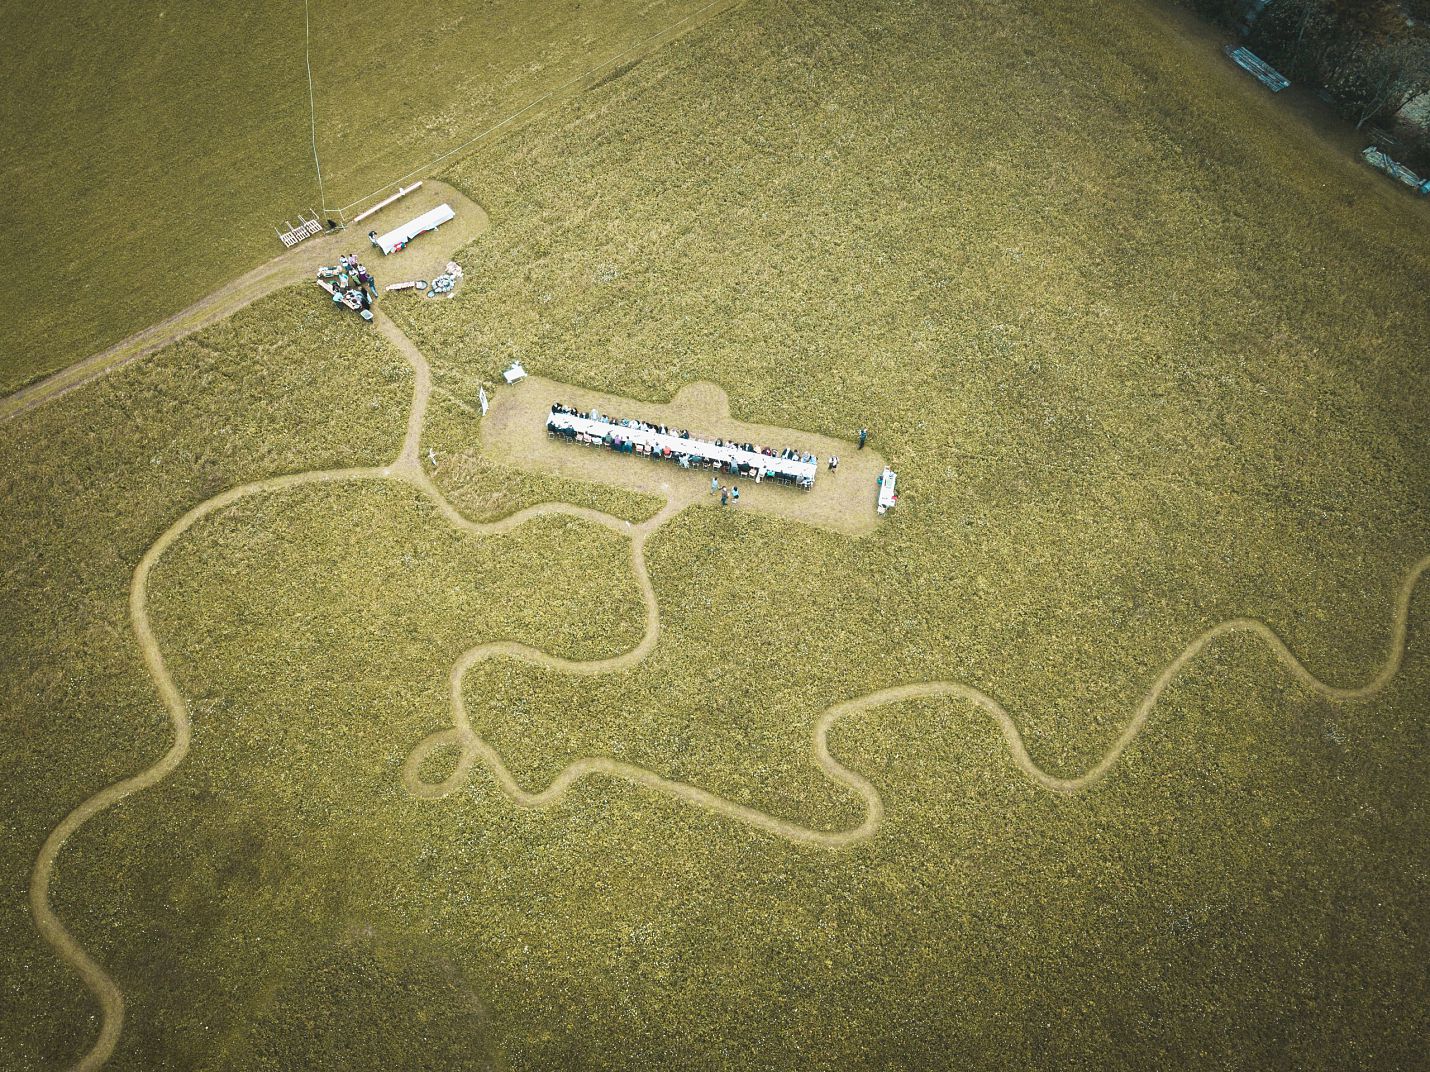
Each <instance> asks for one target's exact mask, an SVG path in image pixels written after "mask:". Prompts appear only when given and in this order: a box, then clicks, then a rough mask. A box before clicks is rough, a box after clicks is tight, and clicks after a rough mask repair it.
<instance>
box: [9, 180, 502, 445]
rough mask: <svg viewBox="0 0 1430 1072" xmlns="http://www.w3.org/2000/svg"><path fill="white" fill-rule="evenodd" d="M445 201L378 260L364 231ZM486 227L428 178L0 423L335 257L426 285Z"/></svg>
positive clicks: (114, 351)
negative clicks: (447, 213)
mask: <svg viewBox="0 0 1430 1072" xmlns="http://www.w3.org/2000/svg"><path fill="white" fill-rule="evenodd" d="M444 201H445V202H447V203H448V204H450V205H451V206H452V208H453V210H455V212H456V213H457V217H456V219H454V220H452V221H451V222H450V223H447V224H443V225H442V226H441V227H439V228H438V229H437V230H436V231H434V232H433V233H431V234H427V235H423V236H422V237H421V238H420V239H418V240H417V241H415V242H414V243H413V244H412V245H411V246H409V247H408V248H407V249H404V250H402V251H401V252H400V253H395V254H393V255H392V256H390V257H383V256H382V254H381V253H380V252H378V251H377V250H376V249H374V248H373V247H372V246H371V245H370V244H369V242H368V239H367V232H368V231H369V230H376V231H378V233H382V232H383V231H386V230H391V229H392V228H393V227H396V226H399V225H401V224H402V223H404V222H406V221H407V220H410V219H412V218H414V217H415V216H418V215H420V214H421V213H423V212H425V211H427V209H429V208H435V207H436V206H437V205H440V204H441V203H442V202H444ZM489 226H491V222H490V220H488V218H487V214H486V212H485V211H484V210H483V209H482V207H481V206H480V205H478V204H477V203H476V202H475V201H472V200H471V199H470V198H468V197H467V196H466V195H464V194H461V193H458V192H457V191H456V190H454V189H453V188H452V187H450V186H448V185H447V184H446V183H444V182H438V181H437V180H435V179H428V180H426V181H425V182H423V184H422V188H421V189H420V190H417V191H416V192H414V193H412V194H410V195H409V196H407V197H404V198H403V199H402V200H401V201H398V202H397V203H396V204H393V205H389V206H388V207H387V208H385V209H383V210H382V211H381V212H379V213H376V214H375V215H373V216H370V217H368V218H367V219H366V220H364V221H363V222H362V223H361V224H358V225H357V226H355V227H352V228H349V229H348V230H346V231H335V232H331V233H326V234H320V235H315V236H314V237H313V238H310V239H308V240H307V241H306V242H304V243H302V244H301V245H299V246H296V247H295V248H293V249H290V250H285V251H284V252H283V253H280V254H279V255H278V256H276V257H274V258H273V259H272V260H271V261H269V262H268V263H267V264H263V265H260V266H259V267H257V268H255V269H253V271H251V272H247V273H245V274H244V275H241V276H239V277H238V278H237V279H235V280H234V281H233V282H231V283H228V284H226V285H225V286H222V287H220V288H219V289H218V290H216V291H214V292H213V293H212V294H209V295H208V296H207V297H204V298H201V299H200V300H199V301H197V302H195V303H194V304H193V305H191V306H189V307H188V308H187V309H184V310H181V311H180V312H177V313H175V314H174V315H173V316H171V317H169V318H168V319H167V320H161V321H159V323H157V324H154V325H152V326H150V327H147V328H145V329H144V330H143V331H140V332H136V333H135V334H133V335H131V336H129V338H127V339H124V340H122V341H121V342H117V343H115V344H114V345H113V346H111V347H110V348H109V349H107V350H102V351H100V352H99V353H97V354H95V355H94V356H92V357H87V358H85V359H84V360H83V361H79V362H77V363H75V364H73V365H71V366H69V367H68V368H65V369H61V370H60V371H59V372H56V373H54V374H53V375H51V376H47V377H45V378H44V379H43V380H40V381H39V382H38V383H33V384H31V385H30V386H29V387H23V388H21V389H20V390H18V391H16V392H15V393H14V394H11V395H7V396H6V397H5V398H3V399H0V421H7V420H10V419H11V418H12V417H16V416H18V415H20V414H21V413H24V412H26V411H27V410H31V409H34V408H35V407H36V406H39V405H43V404H44V403H46V402H48V401H50V400H51V399H55V398H58V397H60V396H61V395H63V394H67V393H68V392H70V391H73V390H74V389H75V388H76V387H82V386H83V385H84V384H86V383H89V382H90V381H91V380H94V379H97V378H98V377H100V376H103V375H104V374H105V373H107V372H113V371H114V370H115V369H117V368H123V367H124V366H125V365H127V364H129V363H130V362H132V361H137V360H139V359H140V358H142V357H147V356H148V355H149V354H152V353H154V352H155V351H157V350H162V349H163V348H164V347H166V346H168V345H169V344H170V343H172V342H177V341H178V340H179V339H182V338H184V337H185V336H186V335H192V334H193V333H194V332H196V331H199V330H201V329H203V328H206V327H208V326H209V325H210V324H216V323H218V322H219V321H220V320H222V319H224V317H227V316H231V315H232V314H233V313H236V312H237V311H238V310H240V309H242V308H243V307H244V306H247V305H251V304H253V303H254V302H256V301H258V300H259V299H260V298H263V297H266V296H267V295H269V294H272V293H273V292H274V291H275V290H278V289H279V288H280V287H286V286H289V285H291V284H294V283H301V282H304V281H307V280H311V279H312V278H313V274H314V272H315V271H316V270H317V268H318V267H319V266H320V265H324V264H335V263H337V259H338V256H339V254H342V253H356V254H357V255H358V256H359V257H361V258H364V259H365V260H366V261H367V262H368V263H369V264H371V266H372V268H373V272H374V274H375V275H377V276H378V277H379V279H380V281H381V283H382V284H383V285H386V284H387V283H396V282H401V281H402V280H404V279H414V278H427V279H431V278H432V276H433V275H434V274H436V272H437V271H440V269H441V268H442V266H443V265H445V264H446V263H447V261H449V260H450V259H451V258H452V255H453V254H454V253H456V251H457V250H459V249H461V248H462V247H463V246H465V245H466V244H467V243H468V242H470V241H471V240H472V239H474V238H476V237H477V236H478V235H480V234H481V233H482V232H483V231H485V230H486V229H487V228H488V227H489ZM275 241H276V239H275Z"/></svg>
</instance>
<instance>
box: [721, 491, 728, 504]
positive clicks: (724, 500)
mask: <svg viewBox="0 0 1430 1072" xmlns="http://www.w3.org/2000/svg"><path fill="white" fill-rule="evenodd" d="M720 505H721V506H729V505H730V490H729V489H728V488H721V489H720Z"/></svg>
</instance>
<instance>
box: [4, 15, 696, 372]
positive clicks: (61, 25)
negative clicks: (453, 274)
mask: <svg viewBox="0 0 1430 1072" xmlns="http://www.w3.org/2000/svg"><path fill="white" fill-rule="evenodd" d="M707 2H708V0H700V2H695V0H598V2H596V3H590V2H586V3H580V2H576V0H527V2H525V3H523V4H522V5H520V9H519V13H518V12H516V11H514V10H513V9H512V8H510V7H509V6H507V7H503V8H502V9H500V10H497V9H495V8H490V7H488V8H481V7H478V8H476V9H473V8H471V7H470V6H466V7H463V8H460V9H457V10H453V11H435V10H429V9H424V10H423V11H422V12H421V14H420V15H415V14H414V13H413V11H412V9H410V8H404V7H400V6H396V5H369V6H367V7H365V8H362V9H361V10H359V9H355V8H353V7H351V6H344V5H335V4H313V5H311V12H310V14H311V31H312V37H311V46H312V47H311V61H312V70H313V119H314V123H313V128H314V129H313V130H310V115H309V98H308V79H307V71H306V68H305V66H304V40H305V38H304V4H303V3H301V2H298V0H264V2H262V3H258V4H250V5H246V6H245V7H244V9H243V10H242V11H240V12H225V13H224V14H223V17H222V18H219V17H216V15H215V13H214V12H213V11H212V10H210V9H207V8H199V7H192V6H186V5H174V4H166V3H155V2H145V3H139V4H124V5H114V4H101V3H95V2H92V0H86V2H82V3H77V4H69V5H66V6H65V7H64V8H63V9H53V8H49V7H42V6H34V5H29V6H23V5H22V6H14V5H12V7H13V10H9V11H7V12H6V19H5V29H6V32H5V34H3V35H0V65H3V67H4V70H5V72H6V78H5V81H4V84H3V85H0V145H3V146H4V147H5V150H6V151H5V153H4V154H3V158H0V188H3V189H4V191H5V193H6V198H7V202H8V208H7V220H8V221H9V222H8V223H7V225H6V232H7V235H6V237H7V241H6V242H5V243H4V245H3V247H0V273H3V274H4V276H5V277H6V278H8V279H12V280H14V281H15V286H14V287H13V288H12V293H11V304H10V309H9V315H8V317H7V320H8V328H7V331H6V332H5V338H4V340H3V341H0V391H7V392H8V391H11V390H14V389H15V388H16V387H19V386H21V385H22V384H24V383H26V382H28V381H30V380H33V379H36V378H38V377H40V376H43V375H44V374H46V373H48V372H52V371H54V370H55V369H58V368H61V367H63V366H65V365H68V364H70V363H72V362H74V361H76V360H79V359H80V358H83V357H87V356H89V355H90V354H92V353H95V352H97V351H99V350H102V349H104V348H105V347H107V346H109V345H110V344H112V343H114V342H117V341H118V340H119V339H121V338H123V337H125V336H126V335H128V334H129V333H131V332H133V331H136V330H138V329H140V328H143V327H146V326H148V325H149V324H150V323H152V322H153V321H155V320H158V319H161V318H163V317H165V316H168V315H170V314H172V313H174V312H177V311H178V310H179V309H181V308H183V307H184V306H186V305H188V304H189V303H190V302H192V301H194V300H196V299H198V298H200V297H202V296H203V295H204V294H206V293H208V292H209V291H211V290H213V289H214V288H215V287H217V286H219V285H220V284H222V283H225V282H227V281H228V280H230V279H233V278H234V277H236V276H238V275H240V274H241V273H242V272H243V271H244V270H246V269H248V268H251V267H253V266H255V265H257V264H259V263H261V262H263V261H264V260H267V259H268V258H270V257H273V256H276V255H277V254H278V253H280V252H282V248H283V247H282V245H281V244H280V243H279V241H278V239H277V236H276V235H275V233H274V230H273V228H274V227H275V226H278V225H281V224H282V223H283V221H284V220H289V221H294V222H296V220H297V214H298V213H299V212H304V213H306V212H308V211H309V210H317V209H320V208H322V207H323V206H322V202H321V199H320V196H319V190H318V183H317V176H316V172H315V170H314V166H313V147H312V143H311V141H310V138H311V136H312V134H313V133H314V132H316V142H317V150H318V154H319V158H320V160H321V161H322V164H323V177H324V179H325V186H326V191H325V192H326V196H327V204H328V206H330V207H332V208H333V209H335V210H336V208H337V207H339V206H344V205H347V204H349V203H350V202H352V201H355V200H357V199H359V198H362V197H365V196H366V195H368V194H369V193H370V192H372V191H374V190H375V189H377V188H379V187H381V186H382V185H383V184H385V183H389V182H392V181H394V180H396V179H398V178H399V177H400V176H402V175H405V174H406V173H407V172H409V171H410V170H412V169H413V168H416V167H419V166H420V165H422V164H423V163H425V162H427V161H429V160H431V159H433V158H434V157H437V156H439V155H440V154H443V153H445V152H447V151H448V150H450V149H452V148H453V147H454V146H456V145H458V144H460V143H462V142H464V141H466V140H468V139H469V138H471V137H472V136H473V135H475V134H478V133H479V132H481V131H483V130H485V129H487V128H488V127H490V126H491V125H493V124H494V123H497V122H499V121H501V120H502V119H504V118H506V117H507V116H509V115H511V114H512V113H514V112H516V111H518V110H520V109H522V108H524V107H525V106H526V105H528V104H529V103H531V102H532V101H534V100H536V99H538V98H539V97H541V96H542V95H543V94H545V93H546V92H548V91H549V90H552V89H554V88H556V87H559V86H561V85H563V84H565V83H567V82H568V81H570V80H571V79H573V78H576V77H578V76H579V75H581V74H582V72H584V71H587V70H590V69H592V68H594V67H597V66H598V65H600V64H603V63H605V62H606V61H607V60H609V59H611V58H613V57H618V56H620V55H621V54H622V53H624V52H626V50H628V49H630V48H631V47H632V46H637V45H639V44H640V43H641V42H644V41H646V40H647V39H648V38H650V37H651V36H652V35H654V34H657V33H659V32H660V31H661V30H662V29H664V28H666V27H669V26H679V24H681V23H682V21H683V20H687V19H691V20H692V21H696V22H698V18H699V17H700V14H699V13H700V12H701V10H702V8H704V7H705V6H706V4H707ZM351 211H352V212H356V211H360V208H359V209H353V210H351ZM333 214H334V215H336V212H334V213H333Z"/></svg>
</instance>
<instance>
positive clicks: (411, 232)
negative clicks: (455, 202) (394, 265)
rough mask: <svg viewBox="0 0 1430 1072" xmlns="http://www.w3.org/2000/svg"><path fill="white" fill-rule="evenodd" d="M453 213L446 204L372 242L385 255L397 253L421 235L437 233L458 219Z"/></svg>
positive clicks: (379, 236)
mask: <svg viewBox="0 0 1430 1072" xmlns="http://www.w3.org/2000/svg"><path fill="white" fill-rule="evenodd" d="M456 215H457V214H456V213H455V212H453V211H452V206H451V205H448V204H446V203H443V204H440V205H438V206H437V207H436V208H434V209H432V210H431V211H429V212H424V213H422V215H420V216H418V217H417V218H416V219H415V220H412V221H411V222H410V223H404V224H403V225H402V226H401V227H398V228H396V229H395V230H392V231H388V232H387V234H385V235H378V236H377V237H376V238H374V239H373V240H372V243H373V245H375V246H377V248H378V249H380V250H382V252H383V254H384V255H386V254H388V253H396V252H397V251H398V250H399V249H401V248H402V247H403V246H405V245H407V243H408V242H411V241H412V240H413V239H414V238H416V237H417V236H418V235H420V234H424V233H425V232H427V231H435V230H436V229H437V228H438V227H440V226H441V225H442V224H444V223H446V222H447V221H448V220H450V219H454V218H455V217H456Z"/></svg>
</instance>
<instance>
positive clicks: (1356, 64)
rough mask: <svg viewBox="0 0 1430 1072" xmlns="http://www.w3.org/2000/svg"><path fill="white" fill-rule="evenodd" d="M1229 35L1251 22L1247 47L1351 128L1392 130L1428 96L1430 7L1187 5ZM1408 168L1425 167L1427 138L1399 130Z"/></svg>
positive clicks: (1382, 0)
mask: <svg viewBox="0 0 1430 1072" xmlns="http://www.w3.org/2000/svg"><path fill="white" fill-rule="evenodd" d="M1185 2H1186V3H1187V4H1188V5H1189V6H1191V7H1192V8H1194V9H1195V10H1196V11H1198V12H1199V13H1200V14H1202V15H1203V16H1205V17H1207V18H1208V19H1211V20H1212V21H1215V22H1217V23H1220V24H1221V25H1223V26H1226V27H1228V28H1231V27H1236V28H1238V29H1239V28H1241V27H1242V26H1245V25H1246V22H1247V19H1248V16H1250V17H1251V19H1252V21H1251V24H1250V32H1249V33H1248V34H1247V38H1246V45H1247V47H1248V48H1250V49H1251V50H1252V51H1253V52H1255V53H1256V54H1257V55H1258V56H1260V57H1261V58H1262V59H1264V60H1266V62H1267V63H1269V64H1271V65H1272V66H1273V67H1275V68H1276V69H1277V70H1279V71H1280V72H1281V73H1282V74H1284V75H1285V76H1286V77H1287V78H1289V79H1291V81H1292V82H1293V83H1298V84H1301V85H1306V86H1313V87H1315V88H1317V89H1320V90H1323V91H1324V92H1325V94H1326V95H1327V96H1328V97H1329V98H1330V100H1331V101H1332V103H1333V104H1334V105H1335V106H1336V108H1337V109H1338V110H1339V111H1340V112H1341V114H1342V115H1344V116H1345V117H1346V118H1347V119H1348V120H1350V121H1351V122H1352V123H1354V124H1355V126H1356V129H1358V130H1359V129H1362V128H1364V127H1366V126H1387V127H1388V126H1390V125H1392V124H1394V123H1395V121H1396V113H1397V112H1399V111H1400V109H1401V108H1403V107H1405V105H1406V104H1408V103H1409V102H1410V101H1412V100H1414V99H1415V98H1416V97H1418V96H1420V95H1421V94H1423V93H1427V92H1430V0H1270V3H1268V4H1266V5H1265V6H1264V7H1263V8H1262V9H1261V11H1260V13H1259V14H1257V13H1256V11H1255V8H1256V7H1257V6H1258V5H1257V4H1256V3H1254V2H1250V0H1185ZM1395 133H1396V136H1397V138H1398V139H1399V140H1400V141H1401V142H1402V144H1403V146H1404V150H1405V151H1402V152H1398V153H1394V154H1392V155H1399V156H1402V157H1413V158H1415V159H1414V160H1411V159H1406V161H1405V162H1406V163H1408V164H1410V165H1411V166H1416V165H1417V164H1418V165H1420V166H1422V167H1424V166H1427V165H1430V132H1427V130H1426V128H1425V126H1424V125H1423V124H1416V123H1401V124H1399V126H1398V128H1397V130H1396V132H1395Z"/></svg>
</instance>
